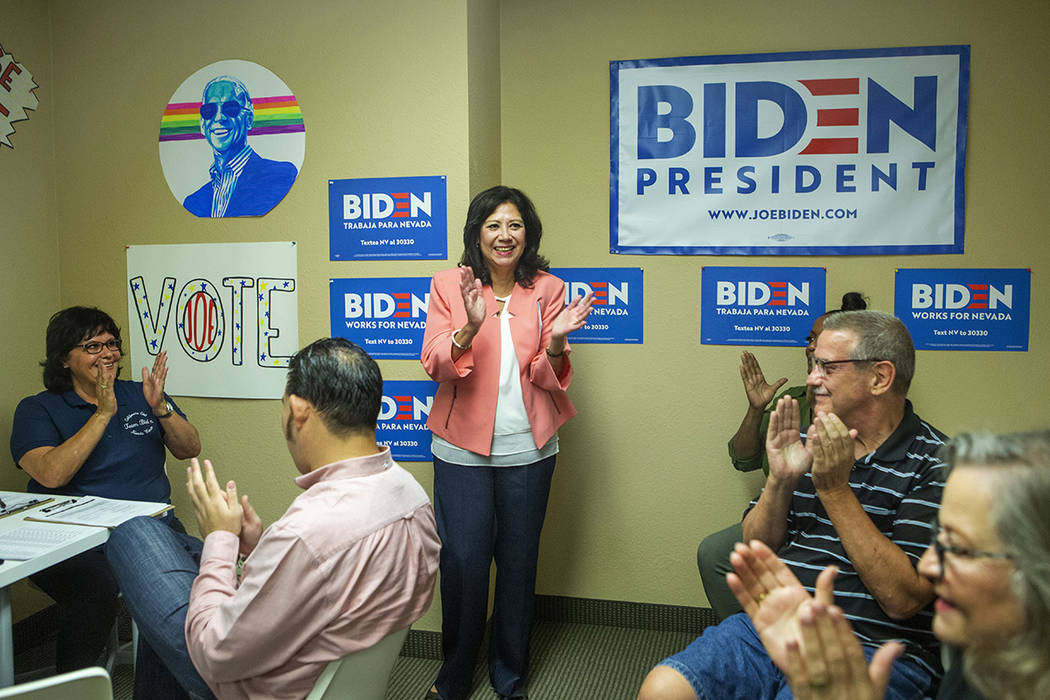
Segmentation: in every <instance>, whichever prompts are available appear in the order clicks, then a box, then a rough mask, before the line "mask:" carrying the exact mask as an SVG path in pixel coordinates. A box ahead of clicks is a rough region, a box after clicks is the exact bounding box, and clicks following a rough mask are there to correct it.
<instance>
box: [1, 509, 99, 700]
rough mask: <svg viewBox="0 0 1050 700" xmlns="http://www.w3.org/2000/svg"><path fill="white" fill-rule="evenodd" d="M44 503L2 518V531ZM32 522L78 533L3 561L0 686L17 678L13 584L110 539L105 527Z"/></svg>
mask: <svg viewBox="0 0 1050 700" xmlns="http://www.w3.org/2000/svg"><path fill="white" fill-rule="evenodd" d="M44 505H45V504H40V505H38V506H33V507H32V508H27V509H26V510H23V511H21V512H18V513H14V514H13V515H8V516H4V517H2V518H0V533H3V532H7V531H8V530H14V529H15V528H17V527H21V526H22V525H24V524H25V518H26V516H27V515H32V514H33V513H34V511H36V510H37V509H38V508H41V507H43V506H44ZM32 525H33V526H39V527H44V528H48V529H61V530H65V531H72V532H74V533H75V535H76V536H75V537H73V538H71V539H70V540H68V541H66V542H63V543H62V544H61V545H60V546H59V547H58V548H56V549H53V550H51V551H50V552H48V553H46V554H43V555H41V556H39V557H35V558H33V559H29V560H26V561H15V560H7V561H5V562H4V563H3V564H0V687H7V686H9V685H12V684H14V682H15V662H14V643H13V641H12V639H11V592H10V587H11V584H13V583H15V582H16V581H21V580H22V579H24V578H25V577H26V576H29V575H30V574H35V573H36V572H38V571H41V570H43V569H46V568H48V567H49V566H54V565H55V564H58V563H59V562H62V561H65V560H66V559H69V558H70V557H74V556H76V555H78V554H80V553H81V552H86V551H87V550H89V549H91V548H92V547H97V546H98V545H100V544H103V543H104V542H105V541H106V540H107V539H109V530H108V529H107V528H104V527H86V526H83V525H61V524H58V523H32Z"/></svg>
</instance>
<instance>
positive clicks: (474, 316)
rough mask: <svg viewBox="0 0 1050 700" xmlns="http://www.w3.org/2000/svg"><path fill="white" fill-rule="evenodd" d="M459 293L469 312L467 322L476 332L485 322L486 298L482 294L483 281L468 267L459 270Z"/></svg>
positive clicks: (464, 266)
mask: <svg viewBox="0 0 1050 700" xmlns="http://www.w3.org/2000/svg"><path fill="white" fill-rule="evenodd" d="M459 291H460V293H461V294H462V295H463V306H464V307H465V308H466V310H467V322H468V323H469V324H470V325H471V326H473V327H474V330H475V332H476V331H477V329H479V328H481V324H483V323H484V322H485V297H484V296H483V295H482V293H481V280H480V279H478V278H477V277H475V276H474V270H472V269H471V268H470V267H469V266H467V265H463V266H462V267H460V268H459Z"/></svg>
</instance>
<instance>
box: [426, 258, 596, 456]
mask: <svg viewBox="0 0 1050 700" xmlns="http://www.w3.org/2000/svg"><path fill="white" fill-rule="evenodd" d="M483 293H484V295H485V312H486V315H487V317H486V320H485V323H484V324H482V326H481V330H480V331H478V334H477V335H476V336H475V337H474V341H473V342H472V343H471V345H470V348H469V349H468V350H467V351H466V352H464V353H463V355H462V356H461V357H460V358H459V360H457V361H456V362H453V361H452V334H453V333H455V332H456V331H457V330H459V329H460V328H462V327H463V326H464V325H466V323H467V311H466V308H464V306H463V296H462V295H461V294H460V291H459V271H458V269H456V268H453V269H451V270H443V271H441V272H439V273H438V274H436V275H434V279H433V280H431V282H430V305H429V307H428V308H427V328H426V331H425V332H424V334H423V352H422V354H421V355H420V360H421V361H422V363H423V368H424V369H426V371H427V374H429V375H430V377H431V379H434V380H435V381H437V382H440V386H439V387H438V391H437V395H436V396H435V397H434V405H433V406H431V409H430V417H429V419H428V420H427V427H429V428H430V430H431V431H432V432H433V433H434V434H435V435H438V436H440V437H442V438H444V439H445V440H447V441H449V442H450V443H452V444H453V445H456V446H457V447H461V448H463V449H465V450H470V451H471V452H476V453H477V454H481V455H486V456H488V454H489V451H490V450H491V448H492V430H493V425H494V424H495V421H496V397H497V395H498V393H499V362H500V328H499V322H498V320H497V319H495V318H493V317H492V315H493V314H495V313H497V312H498V311H499V305H498V304H497V302H496V297H495V296H494V295H493V293H492V287H490V286H486V287H485V288H484V289H483ZM564 306H565V286H564V283H563V282H562V281H561V280H560V279H558V278H557V277H555V276H554V275H551V274H549V273H546V272H539V273H537V274H536V278H535V279H534V284H533V286H532V288H531V289H526V288H525V287H522V286H520V285H514V292H513V294H512V296H511V298H510V313H512V314H513V315H514V317H513V318H512V319H511V320H510V324H511V329H512V332H513V337H514V349H515V351H516V353H517V356H518V368H519V370H520V372H521V394H522V398H523V399H524V400H525V411H526V413H527V414H528V416H529V425H530V426H531V427H532V436H533V438H534V439H535V441H536V445H537V446H539V447H542V446H543V445H544V444H546V442H547V440H549V439H550V438H551V437H553V435H554V434H555V433H556V432H558V428H560V427H561V425H562V424H563V423H565V421H567V420H569V419H570V418H572V417H573V416H574V415H576V409H575V408H573V406H572V403H571V402H570V401H569V397H568V395H567V394H566V393H565V390H566V389H567V388H568V387H569V382H570V381H571V380H572V365H571V363H570V362H569V357H568V353H569V346H568V343H566V346H565V353H566V356H565V362H564V365H563V367H562V374H561V376H560V377H559V376H557V375H556V374H555V373H554V368H553V367H551V364H550V361H549V360H548V359H547V353H546V348H547V346H548V345H549V344H550V340H551V323H552V322H553V321H554V317H555V316H557V314H558V312H559V311H561V309H562V308H563V307H564Z"/></svg>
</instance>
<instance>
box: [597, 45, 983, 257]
mask: <svg viewBox="0 0 1050 700" xmlns="http://www.w3.org/2000/svg"><path fill="white" fill-rule="evenodd" d="M969 73H970V47H969V46H925V47H911V48H895V49H859V50H849V51H813V52H796V53H776V54H747V55H734V56H694V57H683V58H662V59H651V60H637V61H613V62H611V63H610V78H611V161H610V162H611V165H612V171H611V187H610V203H609V210H610V212H609V213H610V247H611V251H612V252H613V253H627V254H638V253H641V254H666V255H696V254H704V255H708V254H714V255H873V254H874V255H885V254H902V253H903V254H931V253H962V252H963V225H964V201H963V195H964V191H963V183H964V164H965V161H966V157H965V156H966V119H967V104H968V103H967V98H968V92H969Z"/></svg>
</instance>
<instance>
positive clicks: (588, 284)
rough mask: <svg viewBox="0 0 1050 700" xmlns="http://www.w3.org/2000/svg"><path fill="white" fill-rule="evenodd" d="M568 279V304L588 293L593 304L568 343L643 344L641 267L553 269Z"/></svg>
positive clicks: (553, 272) (566, 297) (566, 282)
mask: <svg viewBox="0 0 1050 700" xmlns="http://www.w3.org/2000/svg"><path fill="white" fill-rule="evenodd" d="M551 274H552V275H556V276H558V277H560V278H561V279H562V281H564V282H565V303H569V301H570V300H571V299H573V298H575V297H582V296H584V295H586V294H587V293H588V292H593V293H594V304H593V305H592V306H591V315H590V316H589V317H588V318H587V324H586V325H585V326H584V327H583V328H581V329H580V330H578V331H576V332H575V333H573V334H572V335H570V336H569V343H570V344H571V343H641V342H642V331H643V328H644V324H643V320H644V317H643V315H642V310H643V308H644V304H643V303H642V302H643V299H644V297H643V289H642V269H641V268H640V267H559V268H556V269H551Z"/></svg>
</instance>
